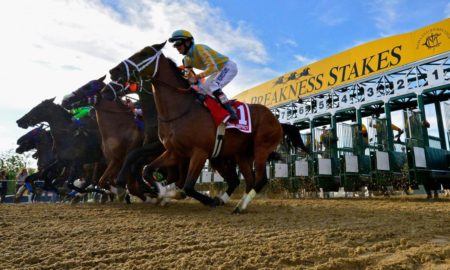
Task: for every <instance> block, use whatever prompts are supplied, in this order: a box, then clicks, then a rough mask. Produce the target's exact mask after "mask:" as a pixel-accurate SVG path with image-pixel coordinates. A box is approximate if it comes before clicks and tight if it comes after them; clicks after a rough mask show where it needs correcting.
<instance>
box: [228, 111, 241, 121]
mask: <svg viewBox="0 0 450 270" xmlns="http://www.w3.org/2000/svg"><path fill="white" fill-rule="evenodd" d="M228 112H229V113H230V118H228V121H236V120H238V119H239V118H238V116H237V115H236V113H235V112H234V111H231V112H230V111H228Z"/></svg>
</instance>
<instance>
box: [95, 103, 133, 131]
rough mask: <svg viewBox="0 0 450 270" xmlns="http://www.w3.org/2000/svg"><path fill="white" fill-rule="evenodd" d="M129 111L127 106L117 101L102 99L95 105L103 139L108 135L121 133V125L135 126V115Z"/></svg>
mask: <svg viewBox="0 0 450 270" xmlns="http://www.w3.org/2000/svg"><path fill="white" fill-rule="evenodd" d="M127 109H128V108H127V107H126V106H125V105H121V104H119V103H118V102H116V101H112V100H107V99H100V101H99V102H98V104H97V105H95V113H96V116H97V124H98V129H99V131H100V134H101V136H102V138H104V137H105V136H108V134H111V133H112V134H114V133H118V132H120V131H119V130H118V129H117V127H118V125H119V124H123V123H132V124H134V120H133V113H132V112H131V111H128V110H127Z"/></svg>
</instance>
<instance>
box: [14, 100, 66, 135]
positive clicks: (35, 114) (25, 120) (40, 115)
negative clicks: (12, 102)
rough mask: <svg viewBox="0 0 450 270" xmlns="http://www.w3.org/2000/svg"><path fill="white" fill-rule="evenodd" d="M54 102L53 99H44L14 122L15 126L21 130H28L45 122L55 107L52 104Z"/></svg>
mask: <svg viewBox="0 0 450 270" xmlns="http://www.w3.org/2000/svg"><path fill="white" fill-rule="evenodd" d="M54 100H55V98H51V99H46V100H44V101H42V102H41V103H39V104H38V105H36V106H35V107H34V108H33V109H31V111H29V112H28V113H27V114H25V115H24V116H23V117H22V118H20V119H19V120H17V121H16V123H17V125H18V126H19V127H21V128H28V127H31V126H35V125H37V124H39V123H42V122H44V121H46V117H47V116H48V115H51V114H52V113H54V109H55V107H56V106H57V105H56V104H55V103H53V101H54Z"/></svg>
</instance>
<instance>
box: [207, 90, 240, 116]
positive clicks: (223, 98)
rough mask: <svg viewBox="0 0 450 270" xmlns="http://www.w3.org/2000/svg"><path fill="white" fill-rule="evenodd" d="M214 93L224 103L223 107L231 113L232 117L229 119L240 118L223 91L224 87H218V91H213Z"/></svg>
mask: <svg viewBox="0 0 450 270" xmlns="http://www.w3.org/2000/svg"><path fill="white" fill-rule="evenodd" d="M213 95H214V96H215V97H216V99H217V101H219V103H220V104H222V107H224V108H225V110H227V111H228V112H229V113H230V118H229V119H228V120H229V121H235V120H238V117H237V114H236V112H235V110H234V108H233V107H232V106H231V104H230V101H229V100H228V98H227V97H226V96H225V94H224V93H223V92H222V89H217V90H216V91H214V92H213Z"/></svg>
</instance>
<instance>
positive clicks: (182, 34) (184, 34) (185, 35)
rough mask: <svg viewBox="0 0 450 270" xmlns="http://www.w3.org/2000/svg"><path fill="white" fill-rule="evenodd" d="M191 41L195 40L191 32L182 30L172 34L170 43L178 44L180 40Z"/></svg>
mask: <svg viewBox="0 0 450 270" xmlns="http://www.w3.org/2000/svg"><path fill="white" fill-rule="evenodd" d="M189 39H194V37H193V36H192V34H191V33H190V32H189V31H186V30H182V29H180V30H176V31H175V32H173V33H172V36H171V37H170V38H169V42H177V41H179V40H180V41H184V40H189Z"/></svg>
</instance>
